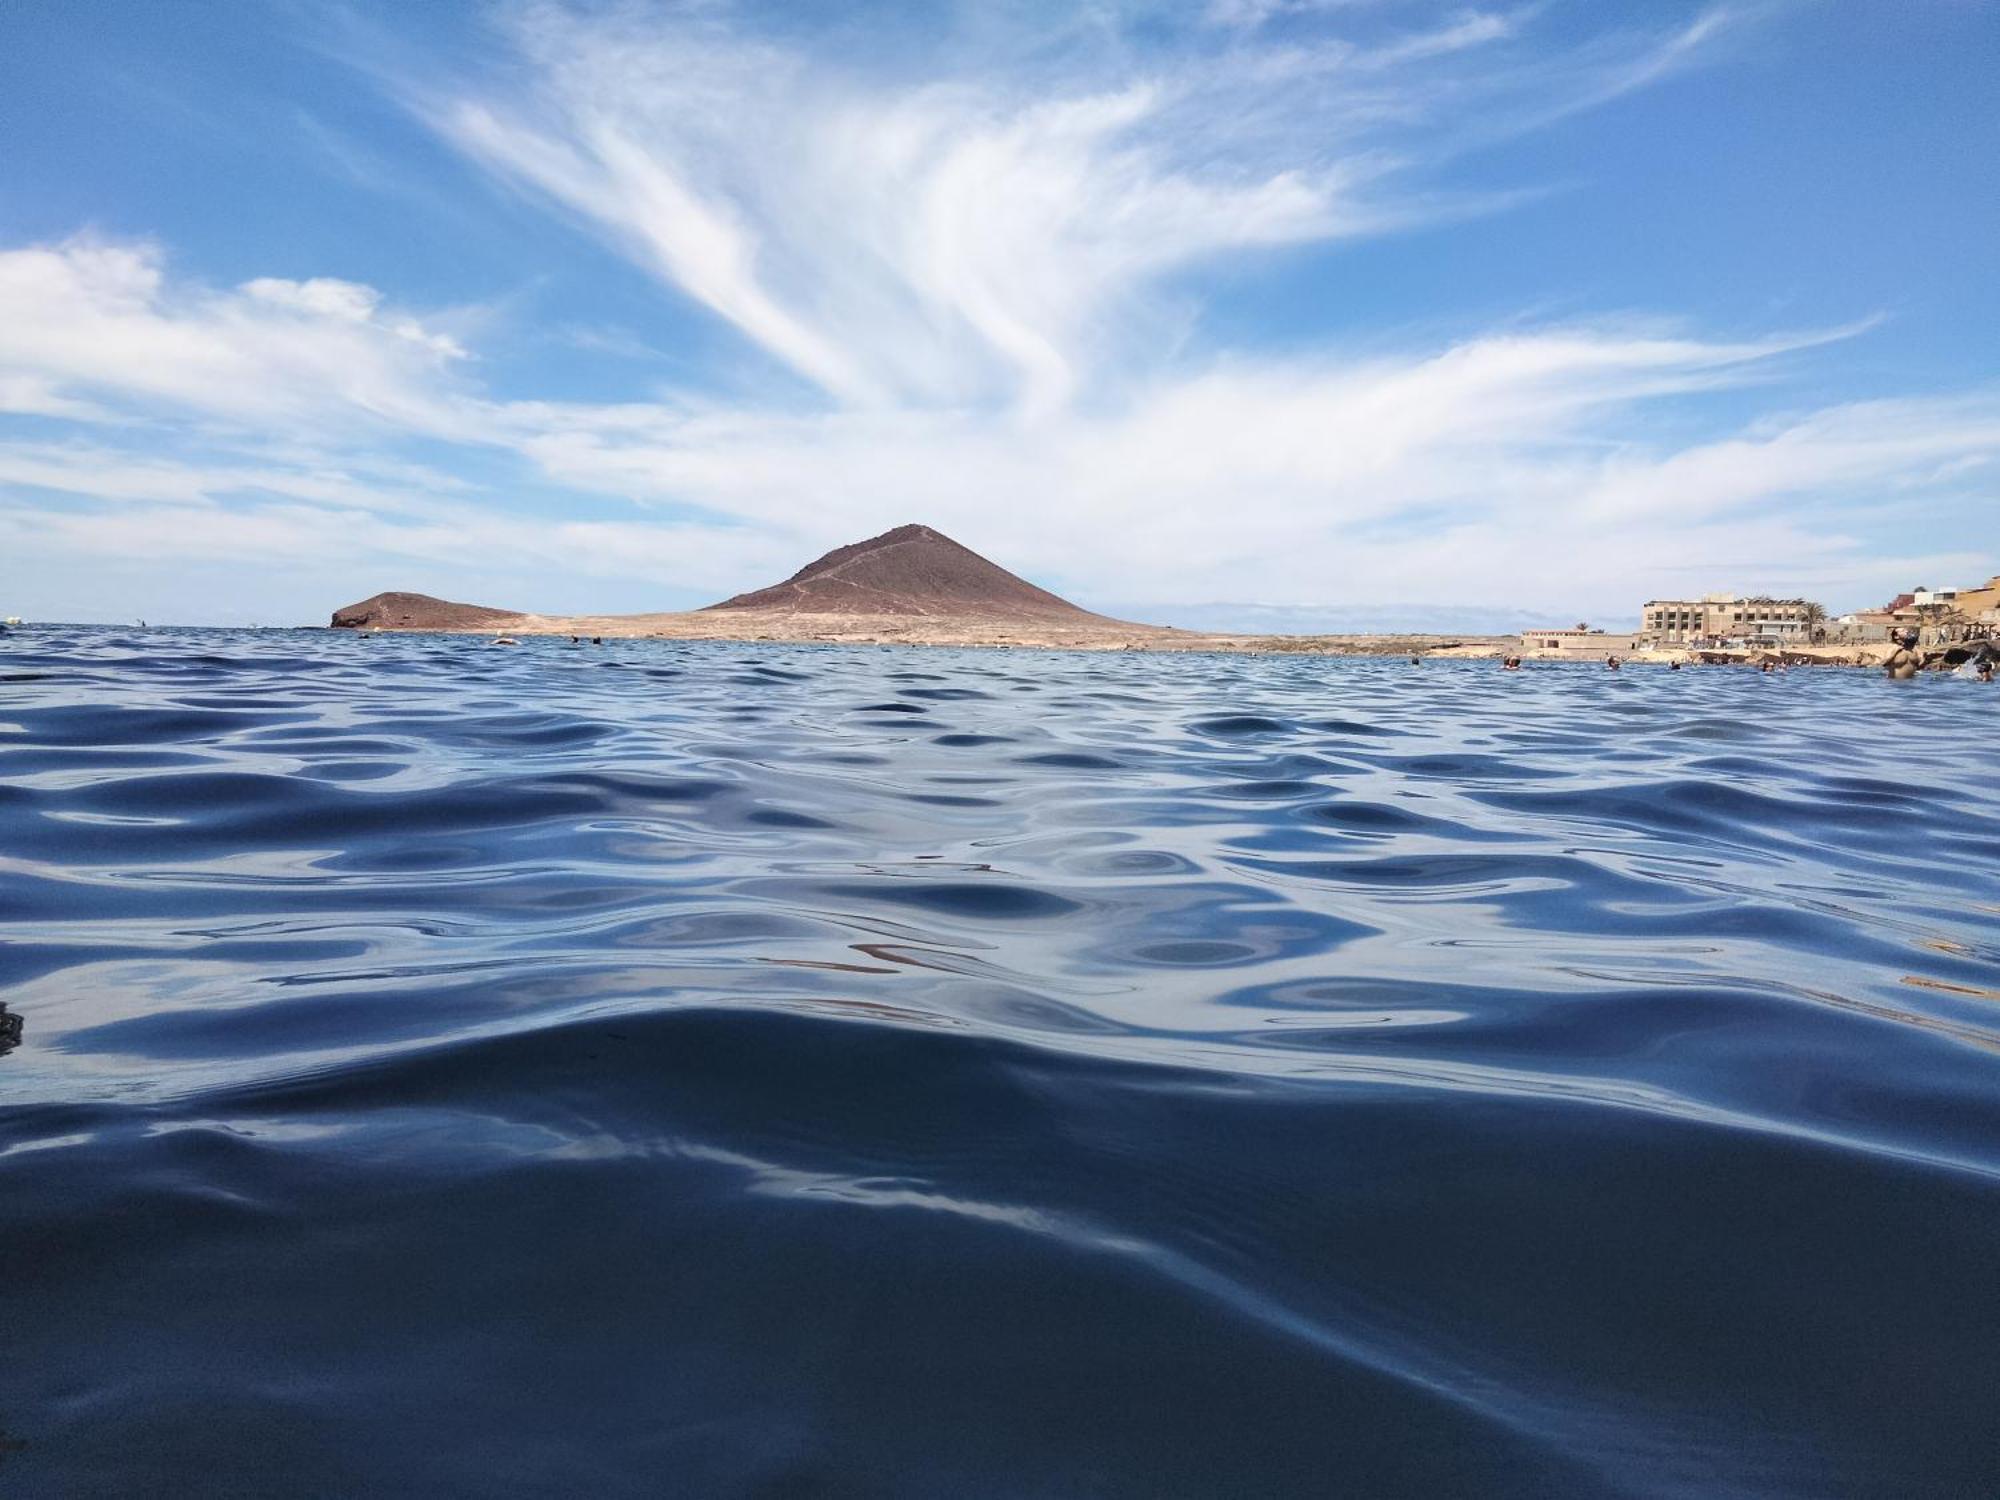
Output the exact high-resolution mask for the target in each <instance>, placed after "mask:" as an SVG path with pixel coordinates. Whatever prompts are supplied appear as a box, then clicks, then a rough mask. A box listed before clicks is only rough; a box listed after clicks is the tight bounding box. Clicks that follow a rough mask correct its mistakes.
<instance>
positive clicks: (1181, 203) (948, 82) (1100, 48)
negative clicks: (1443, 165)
mask: <svg viewBox="0 0 2000 1500" xmlns="http://www.w3.org/2000/svg"><path fill="white" fill-rule="evenodd" d="M716 15H717V13H716V12H715V11H713V10H711V9H709V8H707V7H691V8H686V9H680V10H670V11H668V12H665V13H661V12H647V13H645V14H644V15H643V17H639V16H635V15H634V14H633V13H630V12H619V13H614V14H612V15H610V16H605V15H602V14H591V15H580V14H579V13H577V12H574V11H572V10H569V9H566V8H561V7H551V6H533V7H528V8H524V9H521V10H518V11H515V12H513V13H512V20H511V29H510V35H511V36H512V38H513V41H514V43H515V45H516V46H517V47H518V49H519V51H520V53H521V55H522V57H523V58H524V59H525V60H526V62H527V63H528V65H529V66H528V73H527V81H526V82H525V83H523V82H521V81H519V79H518V77H517V78H515V79H514V80H513V81H512V82H510V85H509V86H508V87H507V88H505V89H496V88H493V87H491V86H482V85H480V84H478V83H471V84H466V85H463V86H460V87H455V88H454V87H448V86H440V85H438V84H436V83H435V82H433V81H429V80H426V81H425V82H423V83H421V84H407V85H405V86H406V88H407V89H408V90H409V92H410V94H411V96H412V102H413V107H415V108H416V109H418V110H419V111H420V112H421V113H422V114H423V116H424V117H425V118H427V119H428V120H430V121H431V122H432V123H433V125H434V127H435V128H436V129H437V130H438V131H439V132H440V133H441V134H442V135H443V136H444V137H445V138H446V139H448V140H449V141H451V142H452V143H453V144H455V145H456V146H458V147H459V148H460V149H461V150H462V151H464V152H465V153H466V154H467V155H468V156H469V157H471V158H472V159H473V160H475V161H477V162H479V163H480V164H481V165H483V166H484V167H485V168H487V169H488V170H490V171H491V172H493V173H495V174H496V175H497V176H499V177H500V178H502V179H503V180H505V181H507V182H509V183H512V184H514V185H516V186H518V187H520V188H522V189H523V190H525V191H529V192H532V193H534V194H536V195H538V196H540V197H542V198H543V199H545V200H546V201H548V202H550V203H551V204H554V205H557V206H559V207H560V208H561V209H562V210H563V211H565V212H567V213H569V214H571V215H573V216H575V217H576V218H577V219H578V220H579V221H581V222H582V223H583V224H585V225H586V226H587V227H589V228H590V229H591V230H592V231H593V232H595V233H597V234H599V235H601V236H603V237H604V238H605V239H606V240H607V241H608V242H609V243H610V244H612V245H613V246H615V247H616V248H617V249H618V250H620V251H621V252H622V253H623V254H625V255H626V256H627V257H629V258H630V259H632V260H633V261H634V262H636V263H637V264H639V265H641V266H642V267H644V268H646V269H647V270H649V271H651V272H653V273H654V274H655V275H657V276H659V277H660V278H661V279H662V280H663V281H664V282H665V283H667V284H668V285H669V286H671V287H672V288H673V289H674V290H676V291H677V292H680V293H682V294H685V295H686V296H688V297H691V298H693V299H694V300H696V301H697V302H699V303H701V304H702V305H704V306H706V307H707V308H709V309H710V310H711V311H712V312H714V313H716V314H717V315H718V316H720V317H722V318H724V319H726V320H727V321H728V322H730V323H731V324H732V325H734V326H735V327H736V328H738V329H739V330H741V331H742V332H743V333H744V334H745V335H746V336H747V337H748V338H750V339H751V340H753V341H754V342H755V343H756V344H757V345H759V346H760V347H762V348H763V349H764V350H765V351H766V352H768V353H769V354H770V355H772V356H773V357H774V358H775V359H776V360H777V361H779V362H780V363H781V364H783V365H784V366H786V367H788V368H789V369H791V370H792V371H794V372H795V373H796V374H798V375H800V376H802V377H803V378H804V379H806V380H807V381H809V382H811V383H812V384H813V385H815V386H817V387H819V388H821V389H822V390H824V391H825V392H827V393H828V394H830V395H832V396H833V397H834V398H836V399H838V400H840V401H842V402H844V403H848V404H855V405H877V406H879V405H888V404H918V405H932V406H938V405H942V406H956V405H968V404H974V405H984V404H992V403H995V402H1001V403H1006V402H1011V403H1013V404H1016V405H1018V406H1020V407H1021V408H1023V409H1025V410H1027V411H1028V412H1030V413H1042V412H1048V411H1053V410H1056V409H1058V408H1060V407H1062V406H1063V405H1065V404H1066V403H1068V402H1071V401H1073V400H1077V399H1089V398H1091V397H1092V396H1094V395H1097V394H1099V393H1100V392H1101V390H1102V388H1103V387H1104V386H1106V385H1107V384H1108V385H1113V386H1115V385H1116V383H1117V382H1118V381H1119V379H1120V378H1121V377H1122V376H1123V375H1124V374H1125V373H1126V372H1127V370H1128V368H1129V366H1130V364H1131V363H1134V362H1139V363H1144V362H1146V361H1150V360H1155V359H1157V358H1159V357H1160V356H1161V355H1162V354H1163V353H1166V352H1170V351H1171V349H1172V347H1173V344H1174V341H1175V339H1176V337H1177V335H1178V332H1179V330H1180V328H1181V326H1182V324H1181V322H1180V320H1179V319H1177V318H1176V316H1175V315H1174V314H1175V311H1176V309H1174V308H1173V307H1171V306H1170V305H1168V304H1169V303H1170V302H1171V299H1169V298H1164V297H1163V296H1162V295H1161V286H1162V283H1163V282H1164V281H1165V280H1166V279H1167V278H1170V277H1171V276H1172V275H1173V274H1174V273H1176V272H1178V271H1182V270H1185V269H1188V268H1193V267H1200V266H1204V265H1212V264H1214V263H1215V262H1217V261H1218V260H1219V259H1222V258H1224V257H1228V256H1232V255H1237V256H1240V255H1242V254H1244V253H1249V252H1257V251H1263V250H1270V249H1273V248H1276V247H1283V246H1288V245H1298V244H1303V243H1309V242H1327V241H1333V240H1338V239H1342V238H1352V237H1358V236H1363V235H1370V234H1378V233H1383V232H1387V231H1390V230H1393V229H1398V228H1402V227H1406V226H1408V225H1411V224H1413V223H1418V222H1423V221H1426V220H1429V219H1433V218H1437V217H1440V216H1445V215H1450V214H1454V213H1462V212H1466V211H1469V210H1470V209H1473V208H1476V207H1477V206H1478V205H1479V203H1480V202H1482V201H1484V200H1481V199H1476V198H1472V197H1470V196H1467V195H1455V194H1450V193H1445V192H1441V191H1439V190H1437V189H1435V188H1434V187H1431V186H1428V185H1425V184H1424V183H1423V181H1422V173H1421V171H1420V170H1419V168H1420V167H1421V166H1422V165H1423V162H1422V161H1421V160H1420V159H1418V158H1417V157H1416V156H1415V155H1413V153H1415V152H1418V151H1420V150H1422V149H1428V150H1430V151H1431V152H1433V153H1434V152H1435V151H1436V150H1437V149H1440V147H1439V146H1438V143H1437V141H1436V140H1435V139H1430V140H1429V145H1428V147H1427V148H1426V147H1425V145H1424V143H1425V141H1426V139H1427V138H1428V137H1433V136H1434V135H1435V133H1436V132H1439V131H1441V130H1444V129H1447V128H1449V129H1454V130H1456V129H1459V128H1460V125H1459V122H1462V121H1463V120H1464V119H1466V118H1467V117H1468V116H1472V115H1485V116H1489V117H1494V118H1498V117H1502V116H1507V115H1510V114H1515V113H1519V112H1521V111H1524V110H1525V111H1530V112H1534V113H1544V112H1546V111H1547V110H1549V109H1550V108H1552V107H1561V106H1563V105H1564V104H1566V103H1570V104H1574V105H1575V106H1576V107H1582V104H1583V102H1585V101H1587V100H1590V99H1595V98H1601V97H1605V96H1608V95H1609V94H1611V93H1615V92H1618V91H1621V90H1623V89H1626V88H1630V87H1635V86H1637V85H1638V84H1639V83H1640V82H1642V81H1644V80H1646V79H1649V78H1651V77H1654V76H1657V75H1658V74H1659V73H1661V72H1663V71H1665V70H1666V69H1668V68H1670V67H1672V66H1674V65H1676V64H1677V63H1678V62H1679V61H1681V60H1683V59H1685V58H1686V57H1687V56H1688V55H1689V54H1691V53H1692V52H1694V51H1695V50H1696V49H1697V48H1698V47H1699V45H1700V43H1701V41H1702V40H1703V39H1704V38H1705V37H1706V36H1707V35H1709V34H1710V32H1711V31H1712V30H1713V29H1714V28H1715V26H1716V24H1717V23H1716V22H1715V21H1714V19H1713V18H1709V19H1705V20H1703V21H1700V22H1697V23H1695V24H1694V25H1693V26H1691V27H1686V28H1682V29H1679V30H1672V31H1668V32H1665V33H1662V34H1653V33H1640V34H1634V35H1617V34H1614V35H1612V36H1609V37H1603V38H1599V39H1597V40H1596V41H1595V42H1594V43H1593V44H1592V45H1591V46H1589V47H1588V48H1585V49H1583V50H1582V53H1581V55H1576V56H1559V57H1557V58H1553V59H1552V58H1550V57H1549V56H1547V55H1546V54H1543V53H1541V52H1528V53H1524V54H1521V55H1513V54H1508V55H1503V56H1498V57H1493V56H1487V55H1485V53H1486V52H1487V51H1488V50H1489V49H1491V48H1493V47H1494V46H1495V45H1497V44H1502V43H1505V42H1507V41H1509V40H1510V39H1512V38H1513V37H1514V34H1515V31H1516V24H1515V20H1514V19H1513V18H1512V17H1510V16H1508V15H1502V14H1483V13H1477V12H1474V13H1468V14H1464V15H1459V16H1456V17H1452V18H1449V19H1448V20H1447V21H1446V22H1445V23H1444V24H1442V25H1440V26H1437V27H1434V28H1431V29H1421V28H1418V29H1412V30H1407V31H1399V32H1395V33H1392V34H1390V35H1388V36H1386V37H1384V38H1383V39H1381V40H1379V41H1377V42H1375V43H1373V44H1371V45H1367V46H1361V45H1356V44H1354V43H1351V42H1348V41H1345V40H1342V39H1340V38H1338V37H1321V38H1316V39H1314V40H1313V42H1312V43H1311V44H1310V45H1308V44H1305V43H1301V42H1299V41H1297V40H1286V41H1282V42H1272V43H1268V44H1267V43H1265V42H1262V41H1257V40H1251V41H1246V42H1244V43H1242V44H1240V45H1237V46H1232V47H1227V48H1222V49H1214V48H1193V49H1179V50H1170V51H1163V50H1148V49H1143V48H1135V47H1134V45H1133V44H1132V43H1131V42H1130V40H1129V39H1128V38H1126V37H1125V36H1124V35H1122V34H1114V37H1113V39H1112V40H1110V41H1106V40H1105V39H1104V37H1103V36H1102V35H1101V34H1100V35H1099V36H1098V38H1097V41H1096V44H1095V45H1088V44H1087V43H1088V40H1089V39H1088V38H1079V37H1077V36H1076V35H1073V34H1072V35H1070V36H1068V37H1067V38H1066V40H1067V42H1068V44H1069V48H1070V51H1071V53H1072V55H1069V56H1066V57H1063V58H1056V57H1052V56H1049V55H1046V54H1043V53H1035V54H1032V56H1031V62H1032V66H1028V67H1019V68H1011V69H1010V68H1004V67H1003V68H999V69H994V70H970V71H967V70H954V69H946V70H944V71H941V72H939V73H936V74H933V75H929V76H922V77H918V78H914V79H912V78H908V77H903V76H897V75H889V76H884V75H883V74H882V73H881V72H880V71H879V70H877V69H875V68H872V67H871V66H869V64H868V61H867V60H866V59H865V58H856V57H854V56H852V55H851V53H850V54H848V55H841V54H837V53H836V54H834V55H831V56H822V55H812V54H809V51H808V48H807V47H806V45H804V44H794V45H791V46H787V45H783V44H780V43H777V42H774V41H772V40H770V39H768V38H762V37H746V36H744V35H742V34H740V33H738V32H737V31H735V30H733V29H731V28H729V27H727V26H725V25H720V24H718V22H717V20H716Z"/></svg>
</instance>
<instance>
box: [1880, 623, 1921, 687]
mask: <svg viewBox="0 0 2000 1500" xmlns="http://www.w3.org/2000/svg"><path fill="white" fill-rule="evenodd" d="M1895 641H1896V649H1895V650H1894V651H1893V652H1891V653H1890V655H1889V659H1888V660H1887V661H1885V662H1883V663H1882V670H1883V671H1884V672H1885V673H1887V674H1888V676H1889V678H1890V680H1892V681H1894V682H1908V681H1909V680H1910V679H1911V678H1912V677H1914V676H1916V675H1917V672H1918V670H1919V669H1920V668H1921V667H1922V666H1923V664H1924V662H1923V658H1922V657H1920V656H1918V655H1917V653H1916V652H1914V651H1912V650H1911V649H1910V648H1911V647H1912V646H1914V645H1915V644H1916V643H1917V638H1916V635H1915V634H1914V632H1911V631H1907V630H1906V631H1904V632H1903V633H1902V634H1901V635H1898V636H1896V637H1895Z"/></svg>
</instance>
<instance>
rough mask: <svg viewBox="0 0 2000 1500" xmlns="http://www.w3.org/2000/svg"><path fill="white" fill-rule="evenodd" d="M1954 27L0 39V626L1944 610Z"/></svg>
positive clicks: (216, 26) (597, 13)
mask: <svg viewBox="0 0 2000 1500" xmlns="http://www.w3.org/2000/svg"><path fill="white" fill-rule="evenodd" d="M1996 68H2000V6H1996V4H1994V3H1989V0H1907V3H1900V4H1895V5H1884V4H1879V3H1874V0H1853V3H1839V0H1828V3H1820V4H1809V3H1759V0H1740V3H1733V4H1732V3H1728V0H1724V3H1721V4H1712V5H1700V4H1688V5H1682V4H1676V3H1667V0H1659V3H1651V4H1646V5H1603V4H1596V3H1585V0H1567V3H1565V0H1541V3H1528V4H1496V5H1491V6H1483V7H1479V6H1466V5H1463V4H1447V5H1432V4H1426V3H1421V0H1197V3H1192V4H1186V5H1166V4H1154V3H1140V0H1124V3H1120V0H1102V3H1098V4H1093V5H1078V6H1066V7H1064V6H1046V5H1032V4H1025V3H1017V4H996V3H986V4H977V5H975V4H966V5H963V6H953V5H936V6H921V5H914V4H904V3H899V4H886V3H884V4H872V3H871V4H849V5H834V4H815V5H809V6H808V5H796V4H794V5H782V4H750V3H742V4H731V3H725V0H697V3H686V4H622V5H603V4H556V3H543V4H498V5H445V4H439V5H426V6H409V5H402V4H394V5H390V4H381V5H351V6H332V5H322V4H303V3H301V4H291V5H286V4H269V5H262V6H225V5H194V4H189V5H160V4H154V3H144V0H134V3H116V0H97V3H93V4H89V5H56V4H36V3H30V4H23V5H14V6H8V7H4V8H0V140H4V141H5V143H6V149H5V150H4V151H0V613H17V614H21V615H24V616H28V617H33V618H47V619H114V620H115V619H127V618H132V617H145V618H148V619H153V620H186V621H198V622H199V621H207V622H218V623H232V622H245V621H261V622H264V623H302V622H313V621H319V620H322V619H323V618H324V617H325V615H326V614H327V612H328V611H330V610H331V609H332V608H334V607H335V606H337V605H339V604H342V603H346V602H348V601H349V600H352V599H355V598H359V597H361V596H364V595H366V594H369V593H373V592H375V591H376V590H378V589H384V588H413V589H420V590H423V591H426V592H431V593H437V594H442V595H445V596H447V597H454V598H465V599H472V600H475V601H480V602H491V603H498V604H503V605H508V606H514V607H522V608H537V609H544V610H571V609H577V610H581V609H593V610H638V609H656V608H678V607H685V606H689V605H694V604H699V603H704V602H708V601H709V600H712V599H715V598H720V597H722V596H725V595H727V594H730V593H732V592H735V591H737V590H739V589H741V588H745V587H750V586H754V585H758V584H761V583H764V582H767V581H770V580H771V579H773V578H775V577H778V576H782V575H783V574H786V573H789V572H790V571H791V570H792V569H793V568H795V567H796V566H797V565H798V564H799V563H801V562H802V561H804V560H805V559H806V558H808V557H810V556H812V555H814V554H816V553H817V552H819V551H822V550H824V549H825V548H827V547H829V546H833V545H836V544H838V543H841V542H845V541H850V540H853V539H855V538H857V537H860V536H864V535H868V534H871V533H873V532H876V531H880V530H882V529H885V528H886V527H888V526H892V525H895V524H898V523H900V522H903V521H909V520H919V521H926V522H929V523H931V524H933V525H937V526H939V527H941V528H943V529H945V530H946V531H948V532H950V533H952V534H953V535H955V536H958V537H959V538H960V539H961V540H963V541H965V542H967V543H968V544H969V545H971V546H974V547H976V548H978V549H980V550H981V551H984V552H986V553H987V554H988V555H990V556H993V557H995V558H996V559H997V560H1000V561H1002V562H1004V563H1006V564H1008V565H1009V566H1012V567H1014V568H1016V569H1017V570H1018V571H1021V572H1024V573H1026V574H1028V575H1029V576H1031V577H1034V578H1035V579H1036V580H1037V581H1040V582H1043V583H1046V584H1048V585H1050V586H1052V587H1056V588H1059V589H1061V590H1063V591H1065V592H1067V593H1069V594H1070V595H1071V596H1072V597H1076V598H1078V599H1079V600H1081V601H1083V602H1086V603H1090V604H1093V605H1096V606H1099V607H1112V608H1116V609H1120V610H1124V611H1127V612H1135V611H1136V612H1140V613H1143V614H1146V615H1149V616H1150V617H1153V618H1160V619H1188V620H1196V619H1198V620H1200V621H1202V622H1205V623H1229V622H1232V621H1237V622H1241V623H1244V624H1249V625H1268V624H1277V625H1284V624H1286V623H1293V624H1296V625H1298V626H1301V627H1310V626H1312V625H1314V624H1318V623H1329V622H1332V623H1340V624H1348V625H1366V624H1369V623H1380V624H1400V623H1418V622H1421V621H1424V620H1436V621H1441V622H1449V623H1450V624H1451V625H1452V626H1453V627H1455V628H1456V627H1463V628H1473V627H1475V626H1477V625H1478V624H1480V623H1482V622H1491V623H1493V624H1497V625H1504V624H1507V623H1510V622H1517V621H1519V620H1521V619H1522V618H1524V617H1530V616H1540V615H1547V616H1549V617H1551V618H1562V619H1571V618H1590V619H1593V620H1595V621H1599V622H1601V623H1614V622H1617V621H1621V620H1623V621H1629V620H1631V619H1633V618H1635V617H1636V613H1637V606H1638V604H1639V603H1640V602H1641V601H1642V600H1643V599H1646V598H1649V597H1654V596H1678V595H1682V594H1687V593H1700V592H1706V591H1710V590H1713V589H1718V588H1742V589H1747V590H1753V591H1771V592H1779V593H1793V592H1805V593H1808V594H1811V595H1814V596H1816V597H1820V598H1822V599H1823V600H1824V601H1825V602H1827V603H1828V604H1829V605H1831V606H1833V607H1835V608H1836V609H1840V608H1848V607H1853V606H1856V605H1861V604H1866V603H1872V602H1877V601H1879V600H1880V599H1882V598H1885V597H1887V596H1888V595H1889V594H1892V593H1894V592H1896V591H1897V590H1899V589H1902V588H1906V587H1909V586H1911V585H1913V584H1919V583H1930V584H1940V585H1942V584H1953V583H1967V582H1972V581H1975V580H1976V579H1981V578H1984V577H1985V576H1987V575H1989V574H1991V573H1993V572H1994V571H1996V570H2000V545H1996V542H1995V539H1994V538H1995V524H1994V523H1995V519H1996V517H2000V503H1996V500H1997V499H2000V377H1996V371H1995V368H1994V361H1993V351H1994V350H1995V349H2000V277H1996V276H1995V275H1994V274H1993V268H1994V266H1995V265H1996V263H2000V256H1996V252H1997V251H2000V169H1996V167H1995V163H1996V162H2000V109H1995V108H1994V106H1993V103H1992V83H1991V80H1992V79H1993V77H1994V76H1995V74H1996Z"/></svg>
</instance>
